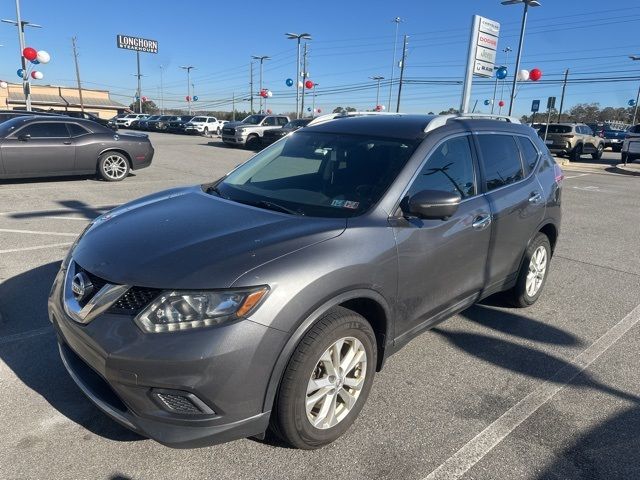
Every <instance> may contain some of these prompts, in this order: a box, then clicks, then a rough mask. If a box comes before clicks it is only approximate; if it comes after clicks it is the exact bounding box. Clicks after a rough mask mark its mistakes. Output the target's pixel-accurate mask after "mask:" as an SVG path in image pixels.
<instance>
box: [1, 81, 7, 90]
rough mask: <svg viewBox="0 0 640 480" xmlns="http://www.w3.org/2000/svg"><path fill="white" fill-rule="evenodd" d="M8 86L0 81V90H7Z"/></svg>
mask: <svg viewBox="0 0 640 480" xmlns="http://www.w3.org/2000/svg"><path fill="white" fill-rule="evenodd" d="M8 86H9V85H8V84H7V82H5V81H2V82H0V88H7V87H8Z"/></svg>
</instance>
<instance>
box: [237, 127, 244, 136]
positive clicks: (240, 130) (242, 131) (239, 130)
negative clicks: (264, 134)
mask: <svg viewBox="0 0 640 480" xmlns="http://www.w3.org/2000/svg"><path fill="white" fill-rule="evenodd" d="M236 133H237V134H239V135H242V134H243V133H244V130H243V129H242V128H236Z"/></svg>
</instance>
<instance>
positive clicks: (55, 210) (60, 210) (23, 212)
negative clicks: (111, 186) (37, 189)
mask: <svg viewBox="0 0 640 480" xmlns="http://www.w3.org/2000/svg"><path fill="white" fill-rule="evenodd" d="M120 205H122V204H116V205H114V204H111V205H96V206H93V205H86V208H87V209H90V210H96V211H99V210H107V209H113V208H117V207H119V206H120ZM81 210H82V209H81ZM65 211H67V212H69V213H70V214H76V215H77V214H78V213H81V212H80V210H79V209H77V208H64V207H59V208H56V207H52V208H49V209H47V210H15V211H13V212H0V215H32V214H37V215H38V216H39V218H42V217H44V215H42V216H40V214H43V213H44V214H46V213H48V212H51V213H60V214H61V215H64V212H65ZM64 218H69V217H64ZM88 220H89V219H87V221H88Z"/></svg>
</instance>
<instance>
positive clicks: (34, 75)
mask: <svg viewBox="0 0 640 480" xmlns="http://www.w3.org/2000/svg"><path fill="white" fill-rule="evenodd" d="M31 78H33V79H34V80H42V79H43V78H44V75H43V74H42V72H39V71H38V70H34V71H33V72H31Z"/></svg>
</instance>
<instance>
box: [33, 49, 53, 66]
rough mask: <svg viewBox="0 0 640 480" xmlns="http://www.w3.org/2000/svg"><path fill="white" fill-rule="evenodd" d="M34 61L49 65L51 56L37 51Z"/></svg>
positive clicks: (42, 51)
mask: <svg viewBox="0 0 640 480" xmlns="http://www.w3.org/2000/svg"><path fill="white" fill-rule="evenodd" d="M36 60H38V61H39V62H40V63H49V62H50V61H51V55H49V52H45V51H44V50H39V51H38V56H37V57H36Z"/></svg>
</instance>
